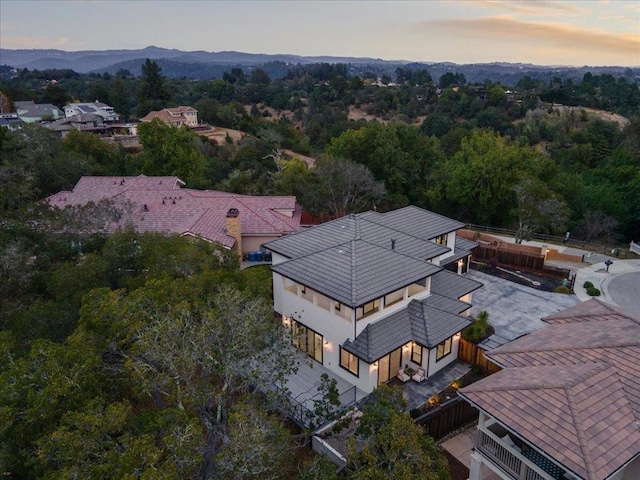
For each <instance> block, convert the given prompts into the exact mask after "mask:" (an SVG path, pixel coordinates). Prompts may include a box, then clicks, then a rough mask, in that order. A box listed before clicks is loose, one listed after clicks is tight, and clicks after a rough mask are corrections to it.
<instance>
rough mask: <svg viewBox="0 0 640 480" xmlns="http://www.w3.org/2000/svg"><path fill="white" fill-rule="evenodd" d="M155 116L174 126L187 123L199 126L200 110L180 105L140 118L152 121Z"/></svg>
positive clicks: (191, 125) (190, 125)
mask: <svg viewBox="0 0 640 480" xmlns="http://www.w3.org/2000/svg"><path fill="white" fill-rule="evenodd" d="M154 118H157V119H159V120H162V121H163V122H164V123H167V124H169V125H173V126H176V127H177V126H180V125H186V126H187V127H197V126H198V110H196V109H195V108H193V107H187V106H180V107H171V108H163V109H162V110H160V111H153V112H149V113H147V114H146V115H145V116H144V117H142V118H141V119H140V121H141V122H150V121H152V120H153V119H154Z"/></svg>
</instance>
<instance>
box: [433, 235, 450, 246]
mask: <svg viewBox="0 0 640 480" xmlns="http://www.w3.org/2000/svg"><path fill="white" fill-rule="evenodd" d="M448 238H449V234H448V233H445V234H444V235H440V236H439V237H436V238H435V239H434V240H433V241H434V242H436V243H437V244H438V245H446V244H447V239H448Z"/></svg>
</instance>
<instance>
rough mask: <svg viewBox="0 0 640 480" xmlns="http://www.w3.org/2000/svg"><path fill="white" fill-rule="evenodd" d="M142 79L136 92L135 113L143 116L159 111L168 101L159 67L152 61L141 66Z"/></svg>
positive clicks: (168, 96)
mask: <svg viewBox="0 0 640 480" xmlns="http://www.w3.org/2000/svg"><path fill="white" fill-rule="evenodd" d="M141 70H142V79H141V81H140V89H139V90H138V106H137V107H136V113H137V114H138V115H139V116H143V115H145V114H147V113H149V112H150V111H151V110H160V109H162V108H164V107H165V106H166V102H167V101H168V100H169V98H170V95H169V90H168V89H167V87H166V86H165V84H164V81H165V79H164V76H163V75H162V69H161V68H160V66H159V65H158V64H157V63H156V62H155V61H152V60H149V59H148V58H147V60H146V61H145V62H144V64H142V68H141Z"/></svg>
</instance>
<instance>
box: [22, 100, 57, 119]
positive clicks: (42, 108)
mask: <svg viewBox="0 0 640 480" xmlns="http://www.w3.org/2000/svg"><path fill="white" fill-rule="evenodd" d="M13 104H14V106H15V108H16V112H17V114H18V117H19V118H20V120H22V121H23V122H25V123H40V122H42V121H45V120H58V119H59V118H64V113H63V112H62V110H60V109H59V108H58V107H56V106H55V105H52V104H50V103H35V102H34V101H32V100H27V101H19V102H13Z"/></svg>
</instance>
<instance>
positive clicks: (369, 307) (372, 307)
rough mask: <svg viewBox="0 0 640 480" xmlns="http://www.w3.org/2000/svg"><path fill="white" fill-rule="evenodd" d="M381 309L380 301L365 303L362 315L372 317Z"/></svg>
mask: <svg viewBox="0 0 640 480" xmlns="http://www.w3.org/2000/svg"><path fill="white" fill-rule="evenodd" d="M379 309H380V299H376V300H374V301H373V302H369V303H365V304H364V305H363V306H362V315H363V316H364V315H370V314H372V313H375V312H377V311H378V310H379Z"/></svg>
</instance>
